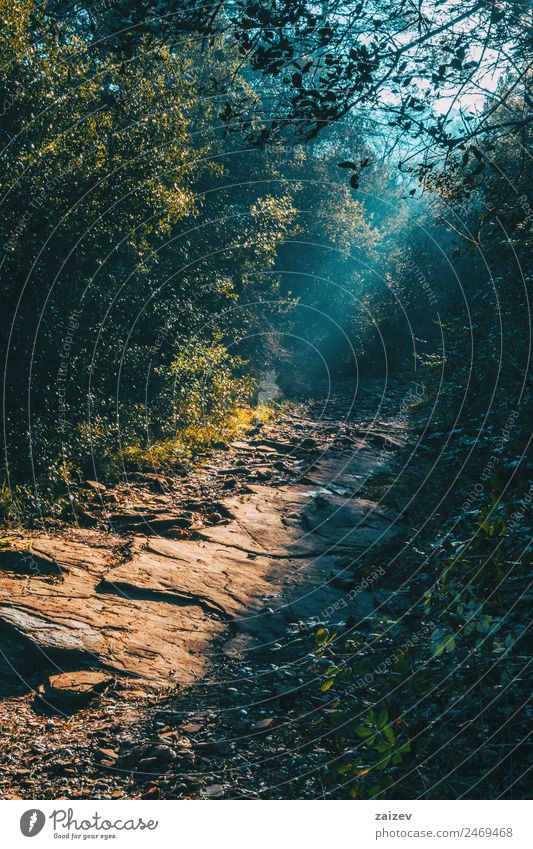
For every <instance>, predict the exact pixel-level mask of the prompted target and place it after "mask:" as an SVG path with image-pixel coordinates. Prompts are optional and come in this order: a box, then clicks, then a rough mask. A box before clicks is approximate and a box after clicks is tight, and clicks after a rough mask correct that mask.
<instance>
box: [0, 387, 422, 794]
mask: <svg viewBox="0 0 533 849" xmlns="http://www.w3.org/2000/svg"><path fill="white" fill-rule="evenodd" d="M383 390H384V388H383V385H382V384H381V383H380V382H379V381H366V382H365V383H364V384H362V385H361V386H359V387H358V390H357V393H356V394H355V397H354V396H353V393H352V394H351V393H350V392H349V391H348V390H347V389H346V387H344V388H342V389H341V390H339V392H338V393H337V394H335V395H331V396H330V397H328V398H327V399H325V400H320V399H319V400H315V401H313V402H310V403H307V404H293V405H290V406H289V407H287V408H286V409H284V410H283V413H282V415H280V416H279V417H277V418H276V420H272V421H270V422H266V423H261V422H259V421H258V422H257V424H256V425H255V426H253V427H252V428H251V429H250V430H249V431H248V432H247V433H246V434H245V435H243V436H242V437H241V438H240V439H237V440H235V441H234V442H232V443H231V444H228V445H220V446H218V447H216V448H215V450H213V452H212V453H211V455H210V456H209V457H208V458H207V459H206V461H205V462H204V463H203V464H202V466H201V468H199V469H197V470H196V471H195V472H194V473H190V474H188V475H186V476H183V475H180V474H178V473H175V474H168V475H166V474H165V475H162V474H158V473H155V472H154V473H151V474H136V475H131V476H130V477H129V478H128V479H127V480H125V481H123V482H122V483H121V484H119V485H118V486H116V487H114V488H112V489H108V488H106V487H105V486H103V485H102V484H100V483H98V482H89V486H90V487H91V489H92V491H93V493H94V497H93V503H92V504H91V505H90V507H89V508H87V507H83V508H82V507H81V506H80V507H79V509H78V525H77V526H73V525H71V526H68V527H65V528H62V529H53V530H48V531H47V532H34V533H30V534H26V535H24V536H22V535H21V536H19V537H17V538H16V539H15V540H14V544H13V545H12V546H11V548H9V549H4V550H2V551H0V638H1V641H2V642H1V644H0V645H1V648H2V653H1V655H0V681H1V685H0V738H1V740H0V743H1V748H0V793H1V794H2V796H3V797H4V798H40V796H42V788H43V787H45V786H46V787H47V788H48V792H49V794H52V796H53V797H54V798H63V797H69V798H83V797H93V798H94V797H100V798H119V797H121V796H125V797H128V798H131V797H137V796H139V797H147V798H152V797H153V798H160V797H161V798H170V797H172V798H173V797H180V796H184V797H205V798H223V797H224V796H229V797H231V798H238V797H250V798H252V797H260V796H263V797H265V798H287V797H290V796H291V795H292V794H293V793H294V794H295V795H296V796H297V795H298V794H300V797H301V796H302V794H303V795H314V796H316V795H317V793H318V794H320V785H319V782H320V764H321V757H322V756H323V754H324V750H322V749H321V746H320V741H319V739H318V741H317V737H316V735H314V732H313V731H312V728H313V722H314V719H315V718H316V712H317V710H318V703H317V702H316V700H315V698H314V693H315V691H316V688H317V684H316V681H315V680H314V676H313V674H312V673H311V672H310V671H309V669H310V666H309V663H307V662H306V656H307V654H308V652H309V651H310V646H312V643H313V635H314V633H315V631H316V628H317V627H318V625H319V624H321V623H331V622H335V623H336V622H337V621H341V622H342V623H343V624H344V625H346V624H349V623H351V622H352V623H355V622H360V621H362V620H364V619H365V617H368V615H369V614H370V613H371V612H372V611H374V610H375V608H376V607H377V606H379V604H380V601H381V596H380V593H381V594H382V595H383V594H385V596H386V590H385V589H384V588H383V587H381V586H380V582H379V581H378V580H376V581H375V582H374V581H373V580H370V579H369V580H368V581H366V582H365V586H366V587H367V588H366V589H361V587H360V581H361V577H362V576H364V575H367V576H368V575H369V573H370V572H371V570H372V568H373V564H375V563H376V562H377V558H378V555H379V553H380V552H382V551H383V550H386V548H387V546H390V545H391V544H394V543H395V541H396V540H397V538H398V536H399V535H400V538H401V535H402V533H403V532H404V528H403V526H402V520H401V518H400V516H401V509H400V505H398V509H397V510H395V509H391V506H390V503H389V506H388V508H385V507H384V506H383V504H382V503H381V501H380V492H381V491H382V490H383V483H384V481H385V482H386V481H387V480H392V478H393V476H394V474H395V468H396V465H397V463H398V457H399V455H400V453H401V452H400V449H401V448H402V446H403V445H404V444H405V443H406V440H407V433H406V430H405V423H404V422H403V421H402V420H401V417H400V416H399V414H398V410H400V409H401V404H402V393H403V394H404V395H405V386H404V385H401V384H397V385H393V386H392V387H391V385H390V384H389V385H388V386H387V387H386V391H385V392H384V391H383ZM378 481H379V482H380V486H377V482H378ZM311 741H312V745H311ZM295 764H296V766H295Z"/></svg>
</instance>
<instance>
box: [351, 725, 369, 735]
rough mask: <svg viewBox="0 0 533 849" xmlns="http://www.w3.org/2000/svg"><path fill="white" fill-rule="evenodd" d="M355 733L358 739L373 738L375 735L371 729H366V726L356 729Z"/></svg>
mask: <svg viewBox="0 0 533 849" xmlns="http://www.w3.org/2000/svg"><path fill="white" fill-rule="evenodd" d="M355 733H356V734H357V736H358V737H372V736H373V734H374V732H373V731H372V729H371V728H365V726H364V725H360V726H359V728H356V729H355Z"/></svg>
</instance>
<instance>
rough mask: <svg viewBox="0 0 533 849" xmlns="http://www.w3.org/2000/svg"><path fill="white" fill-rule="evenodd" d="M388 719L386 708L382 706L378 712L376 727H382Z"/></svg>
mask: <svg viewBox="0 0 533 849" xmlns="http://www.w3.org/2000/svg"><path fill="white" fill-rule="evenodd" d="M388 721H389V712H388V710H387V708H383V710H382V711H381V712H380V714H379V716H378V723H377V724H378V728H384V726H385V725H386V724H387V722H388Z"/></svg>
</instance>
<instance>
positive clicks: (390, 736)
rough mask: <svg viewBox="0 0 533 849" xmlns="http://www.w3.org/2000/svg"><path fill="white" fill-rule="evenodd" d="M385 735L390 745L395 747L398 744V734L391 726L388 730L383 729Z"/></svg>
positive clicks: (388, 726)
mask: <svg viewBox="0 0 533 849" xmlns="http://www.w3.org/2000/svg"><path fill="white" fill-rule="evenodd" d="M383 733H384V735H385V739H386V740H388V741H389V743H390V744H391V745H392V746H394V744H395V742H396V734H395V733H394V731H393V730H392V728H391V726H390V725H387V727H386V728H384V729H383Z"/></svg>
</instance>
